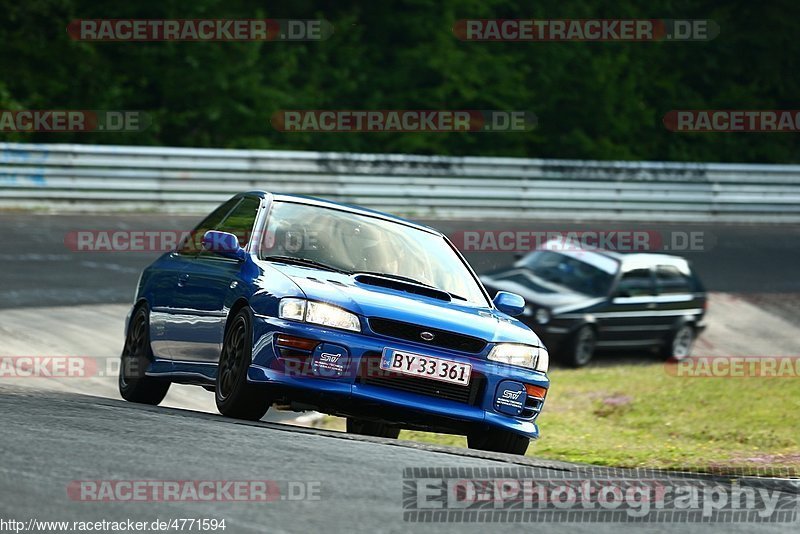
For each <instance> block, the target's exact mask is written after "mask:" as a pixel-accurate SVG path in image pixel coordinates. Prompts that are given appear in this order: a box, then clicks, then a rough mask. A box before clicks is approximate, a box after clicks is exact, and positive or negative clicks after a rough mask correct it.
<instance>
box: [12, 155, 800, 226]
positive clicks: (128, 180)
mask: <svg viewBox="0 0 800 534" xmlns="http://www.w3.org/2000/svg"><path fill="white" fill-rule="evenodd" d="M250 189H265V190H268V191H277V192H283V193H299V194H306V195H312V196H319V197H324V198H329V199H332V200H337V201H342V202H348V203H352V204H359V205H363V206H367V207H371V208H375V209H379V210H383V211H388V212H393V213H398V214H403V215H406V216H415V217H424V218H437V217H448V218H462V217H463V218H490V219H503V218H504V219H516V218H520V219H576V220H580V219H596V220H603V219H605V220H616V219H627V220H647V221H720V222H786V223H797V222H800V165H745V164H718V163H669V162H623V161H579V160H544V159H526V158H483V157H438V156H413V155H401V154H352V153H329V152H302V151H296V152H294V151H275V150H227V149H193V148H170V147H137V146H106V145H64V144H50V145H48V144H25V143H0V208H18V209H20V208H21V209H54V210H59V211H66V210H81V211H94V212H98V211H119V210H153V209H154V210H159V211H170V212H205V211H208V210H209V209H210V208H211V207H213V206H215V205H216V204H218V203H219V202H220V201H222V200H224V199H225V198H227V197H229V196H230V195H232V194H234V193H237V192H239V191H244V190H250Z"/></svg>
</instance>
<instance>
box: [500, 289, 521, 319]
mask: <svg viewBox="0 0 800 534" xmlns="http://www.w3.org/2000/svg"><path fill="white" fill-rule="evenodd" d="M492 302H494V306H495V308H497V309H498V310H500V311H501V312H503V313H505V314H508V315H511V316H514V315H519V314H521V313H522V312H523V311H524V310H525V299H524V298H522V297H520V296H519V295H517V294H516V293H509V292H508V291H498V292H497V294H496V295H495V296H494V300H493V301H492Z"/></svg>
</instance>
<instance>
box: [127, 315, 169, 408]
mask: <svg viewBox="0 0 800 534" xmlns="http://www.w3.org/2000/svg"><path fill="white" fill-rule="evenodd" d="M152 361H153V351H152V349H151V348H150V314H149V312H148V310H147V306H140V307H139V308H137V309H136V311H135V312H134V314H133V317H132V318H131V322H130V325H128V334H127V335H126V336H125V346H124V347H123V348H122V357H121V361H120V366H119V380H118V385H119V394H120V395H121V396H122V398H123V399H125V400H126V401H129V402H137V403H139V404H152V405H156V404H158V403H160V402H161V401H162V400H164V397H166V396H167V391H168V390H169V385H170V382H169V381H167V380H162V379H160V378H155V377H152V376H147V374H146V372H147V368H148V366H149V365H150V362H152Z"/></svg>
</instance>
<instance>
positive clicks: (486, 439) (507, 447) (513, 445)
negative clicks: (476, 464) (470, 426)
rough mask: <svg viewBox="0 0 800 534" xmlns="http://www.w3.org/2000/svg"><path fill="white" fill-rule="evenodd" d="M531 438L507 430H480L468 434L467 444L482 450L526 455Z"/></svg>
mask: <svg viewBox="0 0 800 534" xmlns="http://www.w3.org/2000/svg"><path fill="white" fill-rule="evenodd" d="M530 442H531V440H530V439H528V438H526V437H525V436H520V435H519V434H514V433H513V432H507V431H505V430H480V431H476V432H473V433H472V434H469V435H468V436H467V446H468V447H469V448H470V449H477V450H481V451H492V452H505V453H508V454H520V455H524V454H525V451H527V450H528V445H529V444H530Z"/></svg>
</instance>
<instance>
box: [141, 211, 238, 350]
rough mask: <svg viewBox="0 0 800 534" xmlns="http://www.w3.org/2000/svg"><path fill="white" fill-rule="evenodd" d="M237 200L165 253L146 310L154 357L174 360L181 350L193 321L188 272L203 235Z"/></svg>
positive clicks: (214, 225) (203, 221) (220, 220)
mask: <svg viewBox="0 0 800 534" xmlns="http://www.w3.org/2000/svg"><path fill="white" fill-rule="evenodd" d="M239 200H240V199H239V198H238V197H237V198H234V199H231V200H229V201H228V202H226V203H225V204H223V205H222V206H220V207H218V208H217V209H216V210H214V211H213V212H212V213H211V215H209V216H208V217H206V218H205V219H203V220H202V221H201V222H200V224H198V225H197V227H195V229H194V230H192V232H191V234H190V235H189V236H188V237H187V238H186V239H184V240H183V242H182V243H181V244H180V245H179V246H178V248H177V250H175V252H172V253H171V254H169V255H167V256H165V258H164V259H165V268H164V269H163V270H160V271H159V273H158V275H157V276H158V280H157V284H156V285H155V286H154V287H155V291H154V297H153V298H154V301H153V304H152V306H151V311H150V334H151V337H150V339H151V344H152V346H153V352H154V353H155V354H156V356H157V357H159V358H165V359H166V358H169V359H175V358H176V356H179V354H180V352H181V351H182V350H183V347H182V345H181V338H182V335H183V332H184V331H185V329H186V328H187V325H189V324H190V323H191V321H192V320H193V316H192V314H191V313H190V305H191V299H190V298H189V294H188V293H187V287H186V285H187V281H188V278H189V273H188V271H189V269H190V268H191V265H192V262H193V260H194V259H195V258H196V257H197V255H198V254H199V252H200V251H201V250H202V240H203V234H205V232H206V231H208V230H213V229H214V228H216V227H217V226H218V225H219V224H220V223H221V222H222V220H223V219H224V218H225V216H226V215H227V214H228V213H229V212H230V211H231V210H232V209H233V208H234V207H235V206H236V205H237V204H238V203H239Z"/></svg>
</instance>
